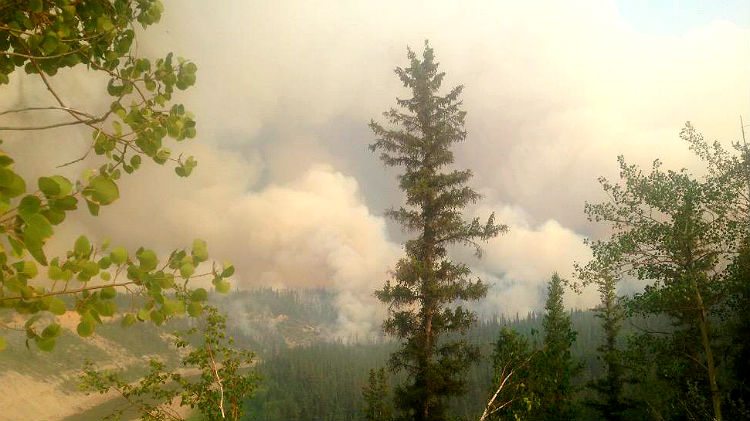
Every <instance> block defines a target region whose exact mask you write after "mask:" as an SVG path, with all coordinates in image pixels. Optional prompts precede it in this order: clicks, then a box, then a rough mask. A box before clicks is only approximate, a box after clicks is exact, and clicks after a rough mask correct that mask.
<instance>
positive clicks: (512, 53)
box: [0, 0, 750, 337]
mask: <svg viewBox="0 0 750 421" xmlns="http://www.w3.org/2000/svg"><path fill="white" fill-rule="evenodd" d="M164 4H165V13H164V16H163V19H162V22H161V23H160V24H158V25H156V26H153V27H150V28H148V29H147V30H145V31H141V32H140V33H139V34H138V52H139V54H141V55H145V56H151V57H156V56H159V55H163V54H165V53H166V52H169V51H174V52H175V54H177V55H179V56H184V57H186V58H189V59H190V60H193V61H194V62H195V63H196V64H197V65H198V82H197V84H196V86H195V87H194V88H192V89H190V90H189V91H187V92H185V93H183V94H180V95H179V96H178V100H180V101H182V102H184V103H185V104H186V106H187V108H188V109H190V110H191V111H192V112H193V113H194V114H195V118H196V121H197V124H198V136H197V138H196V139H194V140H192V141H189V142H186V143H184V144H180V145H174V146H173V149H175V150H177V151H180V152H184V153H185V154H193V155H195V156H196V159H197V160H198V162H199V164H198V167H197V168H196V170H195V172H194V175H193V176H191V177H190V178H188V179H182V178H178V177H176V176H175V175H174V173H173V171H172V170H171V169H169V168H163V167H159V166H157V165H153V164H152V165H147V166H145V168H144V169H143V170H142V171H139V172H138V173H137V174H136V175H134V176H132V177H128V178H126V179H125V180H123V182H122V185H121V200H119V201H118V202H117V203H115V204H114V205H112V206H109V207H107V208H105V209H103V210H102V212H101V216H100V217H98V218H92V217H90V216H87V215H86V214H85V213H84V212H80V213H79V214H77V215H76V216H75V217H74V218H72V220H71V221H70V222H69V223H67V224H66V226H65V227H64V228H63V229H62V230H60V232H59V233H58V234H57V235H56V237H55V238H54V239H53V246H54V247H60V248H61V249H62V247H63V246H64V245H67V243H72V238H75V236H76V235H77V234H78V233H81V232H84V233H87V234H88V235H90V236H92V237H94V238H98V239H104V238H109V239H111V240H112V242H113V243H116V244H123V245H126V246H129V247H132V248H136V247H138V246H139V245H144V244H145V245H148V246H150V247H153V248H156V249H157V250H159V251H162V252H168V251H169V250H171V249H173V248H175V247H184V246H186V245H189V244H190V243H191V242H192V239H193V238H196V237H199V238H203V239H205V240H206V241H207V242H208V244H209V251H211V253H212V255H213V256H214V257H216V258H217V259H218V260H220V261H221V260H231V261H232V262H233V263H234V264H235V266H236V267H237V274H236V279H235V285H236V287H237V288H253V287H256V286H273V287H280V288H285V287H286V288H304V287H320V286H323V287H327V288H330V289H332V290H333V291H336V292H337V299H336V303H337V306H338V309H339V320H338V324H337V327H336V328H337V332H338V334H339V335H340V336H342V337H346V336H348V335H354V334H356V335H358V336H360V337H362V335H363V334H367V333H370V332H374V331H377V329H378V326H379V323H380V320H381V319H382V317H383V314H384V312H385V309H384V306H383V305H382V304H379V303H377V302H376V300H375V299H374V298H373V291H374V290H375V289H377V288H378V287H379V286H381V285H382V284H383V282H384V281H385V279H387V277H388V271H389V269H390V268H392V267H393V265H394V263H395V261H396V260H397V259H398V258H399V256H401V255H402V254H403V251H402V245H401V243H402V241H404V239H406V238H408V233H403V232H402V231H401V230H400V229H399V227H398V226H396V225H394V224H393V223H392V222H390V221H388V220H386V219H385V218H384V217H383V213H384V210H385V209H387V208H390V207H398V206H400V204H401V203H402V200H403V196H402V194H401V192H399V190H398V188H397V181H396V176H397V174H398V171H397V170H394V169H387V168H384V167H383V166H382V165H381V163H380V162H379V161H378V159H377V157H376V156H375V155H374V154H372V153H370V152H369V150H368V149H367V146H368V144H370V143H372V142H373V140H374V136H373V135H372V133H371V132H370V131H369V129H368V127H367V123H368V122H369V121H370V120H371V119H376V120H378V119H380V118H381V117H380V116H381V113H382V112H383V111H386V110H387V109H389V108H390V107H392V106H394V105H395V98H396V97H399V96H400V97H404V96H406V95H408V92H406V91H405V90H404V88H403V86H402V85H401V83H400V82H399V80H398V79H397V77H396V76H395V75H394V73H393V69H394V68H395V67H396V66H405V65H406V64H407V62H406V47H407V45H408V46H411V47H412V48H413V49H415V50H417V51H421V48H422V45H423V43H424V41H425V40H426V39H429V41H430V44H431V46H432V47H433V48H434V49H435V53H436V56H437V59H438V61H439V62H440V65H441V69H442V70H443V71H445V72H446V78H445V81H444V87H445V89H446V91H447V89H449V88H450V87H452V86H454V85H456V84H463V85H464V86H465V89H464V94H463V101H464V103H463V106H464V110H465V111H466V112H467V119H466V129H467V131H468V137H467V140H466V142H464V143H462V144H460V145H457V146H456V150H455V152H456V166H457V167H459V168H470V169H472V171H473V172H474V174H475V176H474V178H473V179H472V181H471V185H472V186H473V187H474V188H475V189H476V190H477V191H479V192H481V193H482V194H483V195H484V198H483V199H482V200H481V201H480V202H479V203H478V204H477V206H475V207H473V208H471V209H467V211H466V215H467V217H473V216H484V217H486V216H487V215H489V214H490V213H491V212H495V213H496V215H497V218H498V220H499V221H500V222H502V223H506V224H508V225H509V226H510V231H509V233H508V234H506V235H503V236H501V237H498V238H497V239H494V240H491V241H490V242H488V243H487V244H486V246H485V253H484V256H483V258H482V259H481V260H478V259H476V258H475V257H474V256H473V255H472V253H471V250H463V249H456V250H452V252H451V255H452V257H454V258H456V259H459V260H462V261H465V262H467V263H469V264H470V265H471V267H472V268H473V269H474V271H475V273H476V274H477V275H478V276H481V277H482V279H484V280H485V281H487V282H489V283H490V284H491V285H492V287H491V289H490V292H489V294H488V297H487V298H486V299H485V300H483V301H482V302H481V303H479V304H478V305H477V307H476V308H477V310H478V311H480V313H482V314H483V315H487V316H489V315H493V314H497V313H504V314H510V315H513V314H516V313H518V314H521V315H524V314H526V313H527V312H529V311H533V310H539V309H540V308H542V306H543V302H544V296H545V285H546V281H547V280H548V279H549V277H550V276H551V275H552V273H553V272H555V271H557V272H559V273H560V274H562V275H563V276H567V277H570V276H571V272H572V265H573V263H574V262H585V261H586V260H587V259H588V258H589V256H590V254H589V251H588V249H587V247H586V246H585V245H584V244H583V240H584V238H586V237H592V238H598V236H601V235H604V234H605V232H606V231H605V227H603V226H597V225H595V224H592V223H590V222H588V221H587V220H586V217H585V215H584V214H583V207H584V203H585V202H586V201H589V202H597V201H600V200H602V199H603V197H602V193H601V189H600V188H599V186H598V184H597V181H596V179H597V177H599V176H606V177H608V178H610V179H616V178H617V176H618V171H617V162H616V157H617V156H618V155H620V154H622V155H624V156H625V158H626V159H627V160H628V161H629V162H633V163H637V164H640V165H649V164H650V162H651V161H653V160H654V159H655V158H660V159H662V160H663V161H664V162H665V165H666V166H667V167H668V168H675V169H677V168H681V167H688V168H696V169H697V166H696V160H695V159H694V157H692V155H691V153H690V152H689V151H688V149H687V147H686V145H684V144H683V143H682V142H681V141H680V139H679V136H678V135H679V132H680V129H681V128H682V126H683V125H684V124H685V122H686V121H691V122H693V124H694V125H695V126H696V127H697V128H698V130H699V131H701V132H703V133H704V135H705V136H706V138H707V139H711V140H714V139H717V140H720V141H723V142H730V141H736V140H738V138H739V135H740V131H739V116H740V115H744V116H747V118H746V120H750V77H748V75H750V7H749V6H748V3H747V2H742V1H726V2H700V1H648V2H646V1H625V0H622V1H599V0H597V1H580V2H564V3H562V2H536V1H531V2H515V1H462V2H458V1H456V2H448V1H430V2H427V1H413V2H396V1H378V2H373V1H370V2H363V1H347V2H340V1H338V2H337V1H305V2H302V1H284V0H282V1H274V2H257V3H256V2H247V1H242V0H227V1H224V2H222V3H221V5H220V6H217V4H216V3H213V2H204V1H198V0H181V1H177V0H167V1H165V2H164ZM63 73H64V74H61V75H58V76H56V77H55V83H57V84H58V85H57V86H58V87H59V89H60V90H62V91H63V92H64V95H65V96H66V98H68V99H69V100H70V101H71V103H73V104H76V105H78V106H80V107H82V108H89V109H97V108H102V107H107V104H108V102H107V97H106V96H101V94H100V92H103V91H104V87H105V86H106V79H101V78H96V77H94V76H93V75H92V74H90V73H87V72H85V71H80V70H78V71H74V72H63ZM49 100H50V98H49V97H48V95H47V94H46V92H45V91H44V89H43V87H42V86H41V85H40V84H39V83H38V81H35V80H32V79H29V78H26V77H21V75H18V74H16V75H15V77H14V78H13V79H12V82H11V85H10V86H6V87H1V88H0V109H7V108H10V107H15V106H17V105H18V104H26V105H42V104H46V103H47V102H49ZM89 136H90V135H89V134H88V133H86V132H85V131H80V130H78V129H65V130H61V131H58V132H55V133H50V132H45V133H43V134H33V135H31V134H24V133H12V134H3V138H4V139H5V143H4V147H5V149H6V151H7V152H8V153H10V154H11V155H12V156H16V157H18V158H17V161H18V168H19V170H20V171H22V172H24V174H28V175H29V176H38V175H41V174H48V173H50V172H55V171H63V173H64V174H65V175H70V176H75V175H78V174H80V173H81V172H82V171H83V170H84V169H85V168H88V167H92V168H95V167H96V166H97V165H96V162H97V161H96V160H92V159H89V160H87V161H84V162H83V163H81V164H80V165H79V166H73V167H67V168H65V169H63V170H55V169H54V167H55V166H56V165H59V164H60V163H62V162H67V161H70V160H72V159H75V158H77V157H78V156H80V155H81V154H82V153H83V151H84V150H85V148H86V145H87V139H90V137H89ZM596 301H597V296H596V294H595V293H594V292H593V291H586V292H584V293H583V294H581V295H575V294H569V295H568V296H567V297H566V302H567V304H568V305H569V306H571V307H578V308H589V307H591V306H593V305H595V303H596Z"/></svg>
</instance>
